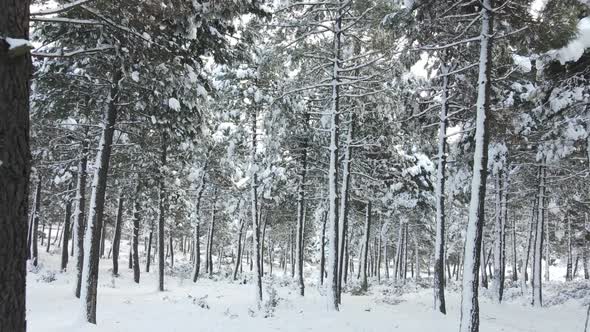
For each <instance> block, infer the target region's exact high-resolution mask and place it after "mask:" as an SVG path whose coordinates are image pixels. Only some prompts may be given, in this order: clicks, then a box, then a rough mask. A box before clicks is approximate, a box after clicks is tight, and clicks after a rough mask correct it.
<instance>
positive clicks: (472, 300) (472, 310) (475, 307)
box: [459, 0, 493, 332]
mask: <svg viewBox="0 0 590 332" xmlns="http://www.w3.org/2000/svg"><path fill="white" fill-rule="evenodd" d="M482 4H483V6H482V9H481V13H482V19H481V20H482V24H481V26H482V28H481V35H480V38H481V39H480V57H479V78H478V93H477V105H476V106H477V107H476V109H477V112H476V120H475V123H476V128H475V152H474V157H473V179H472V181H471V200H470V204H469V215H468V221H467V232H466V236H465V254H464V255H463V257H464V260H465V263H464V264H463V282H462V284H463V288H462V292H461V323H460V328H459V330H460V332H478V331H479V300H478V291H479V290H478V287H479V278H478V277H479V264H480V257H481V256H480V250H481V239H482V234H483V223H484V208H485V194H486V179H487V156H488V137H489V133H488V120H487V118H488V114H489V113H490V92H491V91H490V90H491V70H492V44H493V29H492V27H493V22H492V21H493V0H483V2H482Z"/></svg>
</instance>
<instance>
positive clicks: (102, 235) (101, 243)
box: [100, 223, 107, 258]
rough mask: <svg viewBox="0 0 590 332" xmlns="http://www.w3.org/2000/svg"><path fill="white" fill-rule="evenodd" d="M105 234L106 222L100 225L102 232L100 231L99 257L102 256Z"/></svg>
mask: <svg viewBox="0 0 590 332" xmlns="http://www.w3.org/2000/svg"><path fill="white" fill-rule="evenodd" d="M106 234H107V224H106V223H105V224H103V225H102V232H101V233H100V257H101V258H103V257H104V249H105V248H104V247H105V238H106Z"/></svg>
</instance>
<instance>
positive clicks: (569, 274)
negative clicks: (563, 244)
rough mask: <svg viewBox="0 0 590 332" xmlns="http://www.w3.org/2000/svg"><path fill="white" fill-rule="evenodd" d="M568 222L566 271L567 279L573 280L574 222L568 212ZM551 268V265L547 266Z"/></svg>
mask: <svg viewBox="0 0 590 332" xmlns="http://www.w3.org/2000/svg"><path fill="white" fill-rule="evenodd" d="M565 218H566V223H567V263H566V272H565V280H566V281H572V280H573V279H574V277H573V273H572V263H573V262H572V260H573V258H572V222H571V220H570V217H569V215H568V214H567V213H566V216H565ZM547 268H549V266H547Z"/></svg>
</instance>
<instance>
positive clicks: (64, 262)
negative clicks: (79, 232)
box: [61, 184, 72, 271]
mask: <svg viewBox="0 0 590 332" xmlns="http://www.w3.org/2000/svg"><path fill="white" fill-rule="evenodd" d="M70 190H72V185H71V184H70V185H69V186H68V191H70ZM65 212H66V213H65V216H64V226H63V236H62V237H63V244H62V246H61V270H62V271H65V270H66V268H67V267H68V259H69V258H70V256H68V240H69V238H70V219H72V198H71V197H70V196H69V195H68V196H67V197H66V211H65Z"/></svg>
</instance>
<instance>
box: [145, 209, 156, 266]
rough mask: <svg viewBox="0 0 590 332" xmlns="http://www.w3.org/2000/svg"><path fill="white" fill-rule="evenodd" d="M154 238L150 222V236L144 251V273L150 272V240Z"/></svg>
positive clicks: (152, 225) (152, 223)
mask: <svg viewBox="0 0 590 332" xmlns="http://www.w3.org/2000/svg"><path fill="white" fill-rule="evenodd" d="M153 237H154V222H153V220H152V221H151V222H150V235H149V237H148V244H147V250H146V262H145V272H148V273H149V272H150V263H151V261H152V240H153Z"/></svg>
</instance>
